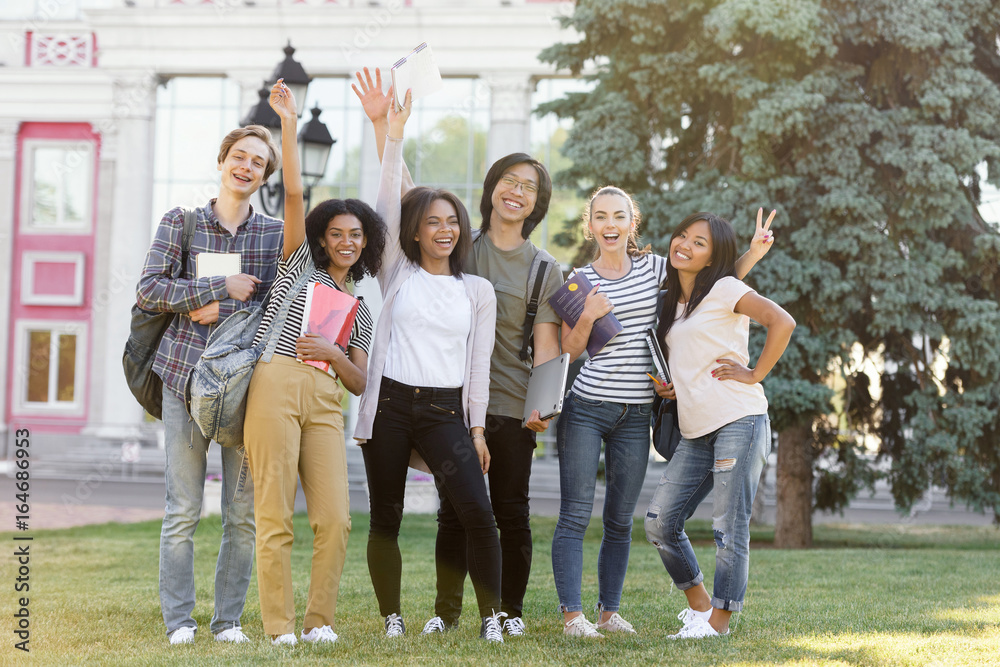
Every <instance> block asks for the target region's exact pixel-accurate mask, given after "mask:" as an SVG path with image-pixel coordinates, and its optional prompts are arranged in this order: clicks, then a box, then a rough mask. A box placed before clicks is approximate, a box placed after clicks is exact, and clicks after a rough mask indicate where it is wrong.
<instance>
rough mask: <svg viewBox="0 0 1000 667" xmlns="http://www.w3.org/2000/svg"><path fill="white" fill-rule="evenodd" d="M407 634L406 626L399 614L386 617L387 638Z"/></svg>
mask: <svg viewBox="0 0 1000 667" xmlns="http://www.w3.org/2000/svg"><path fill="white" fill-rule="evenodd" d="M405 634H406V624H405V623H403V617H402V616H400V615H399V614H389V615H388V616H386V617H385V636H386V637H402V636H403V635H405Z"/></svg>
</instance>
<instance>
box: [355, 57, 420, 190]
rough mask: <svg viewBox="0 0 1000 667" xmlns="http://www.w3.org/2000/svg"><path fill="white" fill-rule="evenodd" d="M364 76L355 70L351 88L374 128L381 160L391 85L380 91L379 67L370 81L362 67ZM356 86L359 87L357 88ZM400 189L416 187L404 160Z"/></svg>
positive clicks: (392, 103) (383, 151)
mask: <svg viewBox="0 0 1000 667" xmlns="http://www.w3.org/2000/svg"><path fill="white" fill-rule="evenodd" d="M364 73H365V76H364V78H361V72H355V73H354V75H355V76H356V77H357V78H358V85H357V86H356V85H354V84H353V83H352V84H351V88H352V89H353V90H354V94H355V95H357V96H358V99H359V100H361V106H362V107H364V110H365V115H366V116H368V120H370V121H371V122H372V126H373V127H374V128H375V147H376V149H377V150H378V159H379V162H381V161H382V157H383V155H384V154H385V136H386V135H387V134H388V133H389V118H388V114H389V110H390V109H392V108H393V106H394V99H393V92H392V87H391V86H390V87H389V92H388V93H383V92H382V71H381V70H379V68H377V67H376V68H375V81H374V82H373V81H372V75H371V73H370V72H369V71H368V68H367V67H365V68H364ZM358 86H360V87H361V88H360V89H359V88H358ZM401 187H402V190H401V191H400V195H405V194H406V193H407V192H409V191H410V190H412V189H413V188H415V187H416V185H415V184H414V183H413V178H412V177H411V176H410V170H409V169H407V168H406V162H403V182H402V186H401Z"/></svg>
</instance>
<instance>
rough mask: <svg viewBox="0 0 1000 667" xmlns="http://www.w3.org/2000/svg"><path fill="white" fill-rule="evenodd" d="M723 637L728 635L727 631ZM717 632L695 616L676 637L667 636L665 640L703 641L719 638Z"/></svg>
mask: <svg viewBox="0 0 1000 667" xmlns="http://www.w3.org/2000/svg"><path fill="white" fill-rule="evenodd" d="M723 634H725V635H728V634H729V631H728V630H727V631H726V632H725V633H723ZM721 636H723V635H720V634H719V633H718V632H716V631H715V628H713V627H712V626H711V625H710V624H709V622H708V621H706V620H705V619H703V618H701V617H700V616H696V617H695V618H694V619H693V620H692V621H689V622H688V623H687V624H685V626H684V627H683V628H681V631H680V632H678V633H677V634H676V635H668V636H667V639H704V638H705V637H721Z"/></svg>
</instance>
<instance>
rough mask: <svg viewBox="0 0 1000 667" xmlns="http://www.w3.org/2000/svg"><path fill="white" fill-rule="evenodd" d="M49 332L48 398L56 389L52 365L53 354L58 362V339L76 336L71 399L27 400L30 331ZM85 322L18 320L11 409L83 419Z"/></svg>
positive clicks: (55, 366)
mask: <svg viewBox="0 0 1000 667" xmlns="http://www.w3.org/2000/svg"><path fill="white" fill-rule="evenodd" d="M31 331H49V332H51V333H52V334H55V335H53V336H52V339H51V341H50V342H49V360H50V362H49V396H50V397H51V396H53V395H54V393H55V392H56V391H57V387H58V376H59V364H58V363H56V364H53V363H51V360H52V358H53V356H52V355H53V351H55V353H56V358H57V359H58V351H59V342H58V341H59V337H60V336H62V335H67V334H68V335H74V336H76V357H75V360H74V369H73V400H72V401H59V400H58V398H56V400H48V401H46V402H45V403H41V402H37V401H29V400H28V397H27V391H28V372H27V371H28V367H27V363H28V361H27V354H28V350H29V332H31ZM87 333H88V323H87V322H85V321H81V320H18V321H17V323H16V324H15V325H14V382H13V385H14V386H13V391H14V395H13V401H12V404H13V408H14V412H15V413H16V414H18V415H49V416H56V415H58V416H62V417H82V416H83V415H84V410H85V405H84V389H85V385H86V383H85V372H86V354H87V350H88V349H89V348H88V347H87V338H88V335H87Z"/></svg>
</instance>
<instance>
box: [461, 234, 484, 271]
mask: <svg viewBox="0 0 1000 667" xmlns="http://www.w3.org/2000/svg"><path fill="white" fill-rule="evenodd" d="M482 238H483V230H482V229H473V230H472V250H470V251H469V254H468V255H467V256H466V258H465V266H463V267H462V270H463V271H465V272H466V273H471V274H472V275H474V276H478V275H479V263H478V262H477V261H476V251H477V250H479V246H480V245H482V242H483V241H482Z"/></svg>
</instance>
